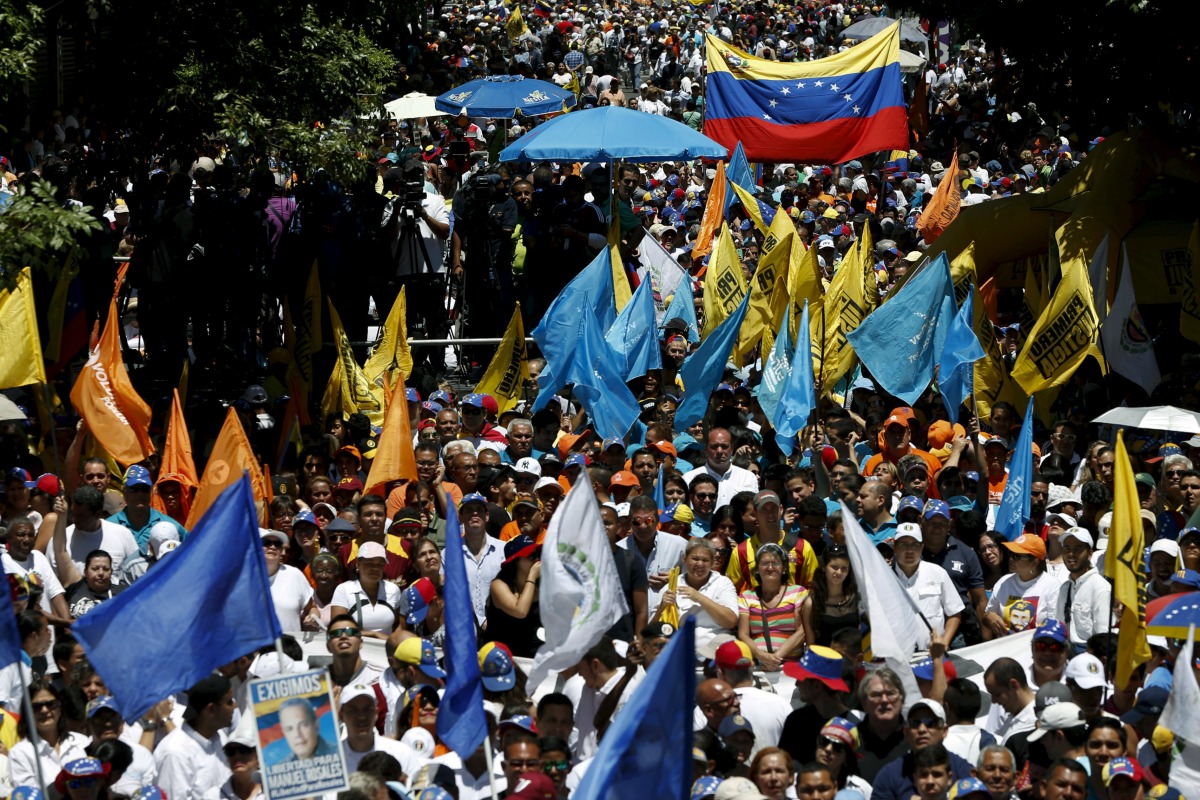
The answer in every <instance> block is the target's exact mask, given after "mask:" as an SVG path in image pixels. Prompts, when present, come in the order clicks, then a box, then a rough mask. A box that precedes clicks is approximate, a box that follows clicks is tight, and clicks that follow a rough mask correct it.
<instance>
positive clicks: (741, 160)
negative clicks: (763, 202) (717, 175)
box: [725, 142, 754, 213]
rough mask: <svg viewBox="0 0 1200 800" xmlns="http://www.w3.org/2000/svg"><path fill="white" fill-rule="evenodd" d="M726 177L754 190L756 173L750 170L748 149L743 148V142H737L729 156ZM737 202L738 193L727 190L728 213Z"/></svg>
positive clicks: (726, 205) (749, 189) (747, 189)
mask: <svg viewBox="0 0 1200 800" xmlns="http://www.w3.org/2000/svg"><path fill="white" fill-rule="evenodd" d="M725 177H726V178H728V179H729V180H730V181H731V182H733V183H736V184H737V185H738V186H740V187H742V188H743V189H745V190H746V191H748V192H753V191H754V173H753V172H751V171H750V162H749V161H748V160H746V151H745V150H744V149H742V143H741V142H738V143H737V145H736V146H735V147H734V148H733V154H732V155H730V156H729V166H727V167H726V168H725ZM737 202H739V201H738V196H737V194H736V193H734V192H732V191H728V192H726V193H725V211H726V213H728V211H729V208H730V207H731V206H733V205H734V204H735V203H737Z"/></svg>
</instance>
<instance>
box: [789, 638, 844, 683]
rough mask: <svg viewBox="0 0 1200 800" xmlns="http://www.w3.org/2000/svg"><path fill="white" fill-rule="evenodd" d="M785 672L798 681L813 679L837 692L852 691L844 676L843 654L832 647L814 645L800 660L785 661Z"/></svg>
mask: <svg viewBox="0 0 1200 800" xmlns="http://www.w3.org/2000/svg"><path fill="white" fill-rule="evenodd" d="M783 672H784V674H785V675H787V676H788V677H790V678H795V679H796V680H798V681H804V680H809V679H812V680H817V681H820V682H821V683H823V684H825V685H826V686H828V687H829V688H830V689H833V690H834V691H837V692H848V691H850V687H848V686H847V685H846V681H845V680H844V679H843V678H842V654H841V653H839V652H838V651H837V650H834V649H833V648H832V647H824V646H822V645H819V644H815V645H813V646H812V647H810V648H808V650H806V651H805V653H804V655H803V656H801V657H800V660H799V661H785V662H784V663H783Z"/></svg>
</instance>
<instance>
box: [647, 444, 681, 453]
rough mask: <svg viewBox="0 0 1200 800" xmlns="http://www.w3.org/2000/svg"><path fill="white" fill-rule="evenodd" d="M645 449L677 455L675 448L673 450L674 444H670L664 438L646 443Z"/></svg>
mask: <svg viewBox="0 0 1200 800" xmlns="http://www.w3.org/2000/svg"><path fill="white" fill-rule="evenodd" d="M646 449H647V450H657V451H658V452H660V453H666V454H667V455H671V456H678V455H679V453H678V452H676V450H675V445H673V444H671V443H670V442H668V441H666V440H663V441H659V442H651V443H650V444H648V445H646Z"/></svg>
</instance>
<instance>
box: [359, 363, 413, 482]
mask: <svg viewBox="0 0 1200 800" xmlns="http://www.w3.org/2000/svg"><path fill="white" fill-rule="evenodd" d="M416 479H417V459H416V456H414V455H413V444H412V428H411V427H410V426H409V423H408V398H407V397H406V393H405V389H404V378H403V377H402V376H401V375H400V373H396V387H395V389H393V390H392V399H391V402H389V403H388V407H387V416H386V417H384V419H383V431H382V432H381V433H380V434H379V446H378V447H377V448H376V449H375V460H373V461H372V462H371V472H370V474H368V475H367V488H366V493H367V494H378V495H382V496H383V497H387V485H388V484H389V483H390V482H392V481H398V480H409V481H415V480H416Z"/></svg>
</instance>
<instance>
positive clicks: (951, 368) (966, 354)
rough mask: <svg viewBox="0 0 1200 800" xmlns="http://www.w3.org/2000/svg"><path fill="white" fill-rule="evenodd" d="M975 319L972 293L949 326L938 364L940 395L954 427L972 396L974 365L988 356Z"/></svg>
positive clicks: (968, 295) (973, 293) (973, 294)
mask: <svg viewBox="0 0 1200 800" xmlns="http://www.w3.org/2000/svg"><path fill="white" fill-rule="evenodd" d="M974 317H975V292H974V291H973V290H972V291H970V292H968V293H967V297H966V299H965V300H964V301H963V304H962V306H961V307H960V308H959V309H958V313H956V314H955V315H954V319H953V320H952V321H951V322H950V328H949V330H947V331H946V344H945V346H944V347H943V348H942V354H941V357H940V360H939V364H938V391H939V392H941V394H942V399H943V401H944V405H945V407H946V416H947V417H949V418H950V422H951V423H955V422H958V412H959V409H960V408H961V407H962V405H963V403H965V402H966V401H967V398H968V397H969V396H970V395H971V389H972V383H973V382H974V381H973V378H974V375H975V370H974V364H975V362H977V361H979V359H981V358H984V357H986V356H987V353H985V352H984V351H983V346H982V345H981V344H980V343H979V337H977V336H976V335H975V330H974V327H973V320H974Z"/></svg>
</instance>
